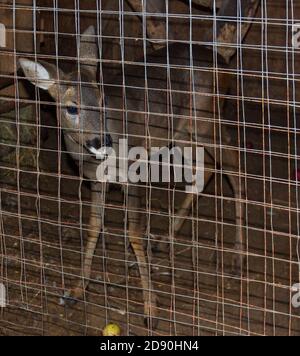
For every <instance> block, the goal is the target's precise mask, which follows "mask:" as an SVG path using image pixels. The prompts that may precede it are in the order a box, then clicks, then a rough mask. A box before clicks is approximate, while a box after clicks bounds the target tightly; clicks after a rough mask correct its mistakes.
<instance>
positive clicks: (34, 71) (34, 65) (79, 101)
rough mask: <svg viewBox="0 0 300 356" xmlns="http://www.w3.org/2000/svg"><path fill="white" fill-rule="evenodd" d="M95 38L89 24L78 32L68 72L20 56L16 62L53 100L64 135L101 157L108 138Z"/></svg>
mask: <svg viewBox="0 0 300 356" xmlns="http://www.w3.org/2000/svg"><path fill="white" fill-rule="evenodd" d="M96 38H97V36H96V34H95V28H94V27H93V26H91V27H89V28H88V29H87V30H86V31H85V32H84V33H83V34H82V35H81V38H80V45H79V48H78V58H79V61H78V66H77V68H75V70H73V71H70V72H69V73H65V72H64V71H62V70H61V69H59V68H58V67H57V66H56V65H54V64H51V63H48V62H44V61H39V62H34V61H32V60H29V59H26V58H22V59H20V60H19V62H20V65H21V67H22V69H23V71H24V74H25V76H26V78H27V79H28V80H29V81H30V82H31V83H32V84H33V85H35V86H36V87H37V88H40V89H42V90H47V91H48V92H49V94H50V95H51V97H52V98H53V99H54V100H55V101H56V102H57V104H58V105H57V107H58V113H59V117H60V122H61V126H62V129H63V132H64V135H65V136H67V137H68V138H69V139H70V140H72V141H73V142H74V143H75V144H78V145H80V146H82V147H83V148H84V149H86V150H87V151H88V152H89V153H92V154H96V155H97V158H101V152H103V155H105V152H106V148H107V147H111V146H112V140H111V136H110V135H109V134H108V132H106V131H107V127H106V123H105V118H104V115H103V111H102V110H101V106H102V102H103V95H101V93H100V90H99V88H98V86H97V84H96V82H97V80H96V79H97V67H98V58H99V50H98V45H97V40H96ZM103 158H104V157H103Z"/></svg>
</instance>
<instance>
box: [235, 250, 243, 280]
mask: <svg viewBox="0 0 300 356" xmlns="http://www.w3.org/2000/svg"><path fill="white" fill-rule="evenodd" d="M244 264H245V259H244V256H243V250H242V249H236V252H235V254H234V256H233V257H232V273H233V274H235V275H237V276H240V275H241V274H242V273H243V269H244Z"/></svg>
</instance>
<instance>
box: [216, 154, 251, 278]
mask: <svg viewBox="0 0 300 356" xmlns="http://www.w3.org/2000/svg"><path fill="white" fill-rule="evenodd" d="M222 156H223V157H222V166H223V168H224V169H225V170H229V171H233V172H234V174H230V173H229V174H227V178H228V181H229V183H230V185H231V189H232V191H233V194H234V198H235V221H236V237H235V253H234V256H233V260H232V271H233V272H234V273H235V274H240V273H242V270H243V267H244V257H245V237H244V226H245V207H244V204H243V202H242V200H243V199H245V195H246V192H245V184H244V182H243V178H241V177H239V176H238V172H237V169H238V168H239V156H238V152H237V151H231V150H227V149H225V150H223V151H222Z"/></svg>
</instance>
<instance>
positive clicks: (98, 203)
mask: <svg viewBox="0 0 300 356" xmlns="http://www.w3.org/2000/svg"><path fill="white" fill-rule="evenodd" d="M103 185H104V184H100V183H92V184H91V202H92V204H91V205H92V206H91V211H90V221H89V236H88V242H87V246H86V248H85V256H84V262H83V278H82V280H81V281H80V283H79V284H78V286H77V287H76V288H74V289H73V290H71V292H68V293H66V294H65V299H66V300H68V301H71V302H74V301H75V302H76V300H80V299H82V298H83V297H84V293H85V290H86V288H87V287H88V284H89V282H90V277H91V271H92V263H93V258H94V254H95V250H96V246H97V242H98V239H99V236H100V233H101V230H102V216H103V214H102V209H103V207H104V200H105V190H106V189H105V187H104V186H103Z"/></svg>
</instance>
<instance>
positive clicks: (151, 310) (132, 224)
mask: <svg viewBox="0 0 300 356" xmlns="http://www.w3.org/2000/svg"><path fill="white" fill-rule="evenodd" d="M140 199H141V198H140V195H139V192H138V188H135V187H129V203H128V205H129V209H128V210H129V211H128V237H129V242H130V244H131V247H132V249H133V251H134V254H135V257H136V260H137V263H138V268H139V272H140V278H141V284H142V289H143V301H144V316H145V323H146V325H147V326H148V327H152V328H153V329H154V328H156V326H157V319H156V317H157V315H158V310H157V297H156V294H155V292H154V291H153V287H152V283H151V268H150V267H149V266H148V261H147V258H146V254H145V250H144V243H143V238H142V236H143V229H142V228H141V226H142V223H141V217H140V214H139V213H138V212H137V211H139V209H140Z"/></svg>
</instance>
